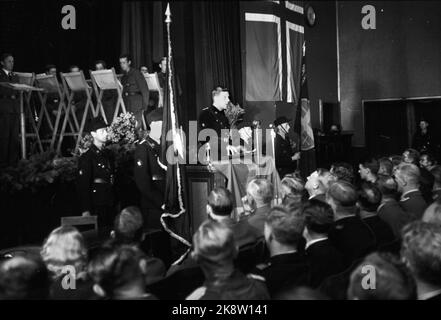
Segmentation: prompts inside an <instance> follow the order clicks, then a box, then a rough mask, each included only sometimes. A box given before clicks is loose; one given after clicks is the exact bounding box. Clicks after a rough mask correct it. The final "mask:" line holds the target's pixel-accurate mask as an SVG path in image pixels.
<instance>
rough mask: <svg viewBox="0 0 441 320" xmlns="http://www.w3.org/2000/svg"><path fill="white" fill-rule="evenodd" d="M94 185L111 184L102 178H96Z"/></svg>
mask: <svg viewBox="0 0 441 320" xmlns="http://www.w3.org/2000/svg"><path fill="white" fill-rule="evenodd" d="M93 183H109V182H108V181H106V180H104V179H101V178H95V179H94V180H93Z"/></svg>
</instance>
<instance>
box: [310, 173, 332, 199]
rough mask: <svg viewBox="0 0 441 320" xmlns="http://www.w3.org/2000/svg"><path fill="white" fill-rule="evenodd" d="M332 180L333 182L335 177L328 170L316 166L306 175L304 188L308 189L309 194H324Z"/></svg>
mask: <svg viewBox="0 0 441 320" xmlns="http://www.w3.org/2000/svg"><path fill="white" fill-rule="evenodd" d="M333 182H335V177H334V176H333V175H332V174H331V172H330V171H328V170H326V169H323V168H318V169H317V170H316V171H314V172H313V173H311V174H310V175H309V176H308V177H307V180H306V183H305V189H306V190H307V191H308V193H309V195H310V196H312V195H315V194H324V193H326V191H327V190H328V188H329V186H330V185H331V184H332V183H333Z"/></svg>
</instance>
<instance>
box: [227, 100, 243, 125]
mask: <svg viewBox="0 0 441 320" xmlns="http://www.w3.org/2000/svg"><path fill="white" fill-rule="evenodd" d="M244 114H245V110H244V109H243V108H241V107H240V106H239V104H236V105H234V104H233V103H232V102H231V101H230V102H228V105H227V109H226V110H225V115H226V116H227V118H228V122H229V123H230V127H231V129H233V128H235V127H236V123H237V122H238V121H239V120H241V117H242V116H243V115H244Z"/></svg>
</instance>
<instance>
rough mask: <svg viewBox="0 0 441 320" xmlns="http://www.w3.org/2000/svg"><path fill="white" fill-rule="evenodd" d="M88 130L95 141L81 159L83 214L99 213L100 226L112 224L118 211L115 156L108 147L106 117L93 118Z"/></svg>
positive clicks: (79, 192)
mask: <svg viewBox="0 0 441 320" xmlns="http://www.w3.org/2000/svg"><path fill="white" fill-rule="evenodd" d="M88 127H89V128H88V131H89V132H90V134H91V135H92V137H93V144H92V146H91V147H90V148H89V150H87V151H86V152H85V153H83V154H82V155H81V156H80V158H79V160H78V176H77V192H78V196H79V201H80V207H81V212H82V215H83V216H90V215H97V216H98V224H99V225H100V226H110V225H112V222H113V218H114V216H115V214H114V188H113V182H114V181H113V180H114V172H115V166H114V161H113V158H112V157H111V155H110V153H109V151H108V150H106V149H104V145H105V143H106V141H107V125H106V123H105V122H104V120H103V119H102V118H93V119H92V120H91V121H90V123H89V125H88Z"/></svg>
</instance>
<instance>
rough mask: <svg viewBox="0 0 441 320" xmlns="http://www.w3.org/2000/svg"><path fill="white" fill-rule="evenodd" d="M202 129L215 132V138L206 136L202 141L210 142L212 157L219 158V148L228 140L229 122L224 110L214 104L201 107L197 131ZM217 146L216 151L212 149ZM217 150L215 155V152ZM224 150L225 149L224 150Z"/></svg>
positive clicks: (227, 142)
mask: <svg viewBox="0 0 441 320" xmlns="http://www.w3.org/2000/svg"><path fill="white" fill-rule="evenodd" d="M203 129H213V130H214V131H215V132H216V135H217V136H216V139H213V138H214V137H207V138H206V139H205V141H203V143H206V142H210V147H211V149H212V151H211V154H212V156H211V157H212V158H217V159H215V160H218V159H220V158H221V155H222V154H221V152H222V151H221V150H222V149H221V148H222V147H223V145H225V146H226V145H227V144H229V142H230V136H229V129H230V122H229V121H228V118H227V116H226V115H225V111H224V110H222V111H219V110H218V109H217V108H216V107H215V106H210V107H208V108H204V109H202V111H201V113H200V115H199V131H201V130H203ZM215 148H217V150H216V151H214V150H213V149H215ZM215 152H217V156H216V153H215ZM224 152H225V151H224Z"/></svg>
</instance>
